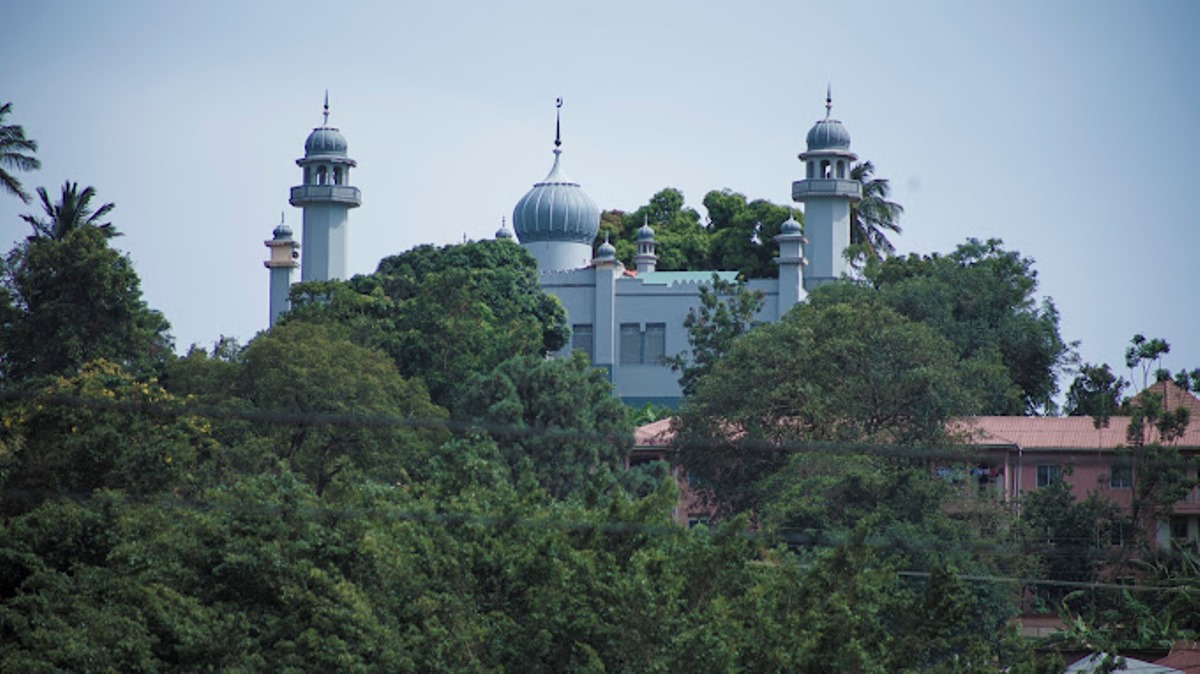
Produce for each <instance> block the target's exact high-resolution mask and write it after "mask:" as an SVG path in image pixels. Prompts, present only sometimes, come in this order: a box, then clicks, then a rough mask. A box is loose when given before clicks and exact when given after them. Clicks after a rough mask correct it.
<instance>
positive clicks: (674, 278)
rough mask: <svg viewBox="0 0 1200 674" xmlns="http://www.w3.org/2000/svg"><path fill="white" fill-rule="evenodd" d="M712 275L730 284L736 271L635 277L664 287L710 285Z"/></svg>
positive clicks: (649, 274)
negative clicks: (695, 284)
mask: <svg viewBox="0 0 1200 674" xmlns="http://www.w3.org/2000/svg"><path fill="white" fill-rule="evenodd" d="M713 274H716V275H717V277H718V278H720V279H721V280H722V281H729V282H731V283H732V282H733V281H736V280H737V275H738V273H737V272H736V271H651V272H646V273H644V274H638V275H637V277H638V278H639V279H641V280H642V281H643V282H644V283H652V284H654V285H664V286H666V285H671V284H672V283H711V282H712V277H713Z"/></svg>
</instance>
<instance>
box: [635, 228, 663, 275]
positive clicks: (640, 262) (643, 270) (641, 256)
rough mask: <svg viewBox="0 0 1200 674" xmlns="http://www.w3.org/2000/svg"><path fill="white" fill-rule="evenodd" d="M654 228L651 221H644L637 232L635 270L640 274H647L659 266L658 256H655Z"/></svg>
mask: <svg viewBox="0 0 1200 674" xmlns="http://www.w3.org/2000/svg"><path fill="white" fill-rule="evenodd" d="M654 246H655V242H654V228H653V227H651V226H650V222H649V219H648V218H647V219H644V220H642V226H641V227H639V228H638V231H637V255H634V256H633V264H634V268H635V269H637V272H638V273H639V274H647V273H650V272H652V271H654V270H655V268H656V267H657V266H658V256H657V255H655V254H654Z"/></svg>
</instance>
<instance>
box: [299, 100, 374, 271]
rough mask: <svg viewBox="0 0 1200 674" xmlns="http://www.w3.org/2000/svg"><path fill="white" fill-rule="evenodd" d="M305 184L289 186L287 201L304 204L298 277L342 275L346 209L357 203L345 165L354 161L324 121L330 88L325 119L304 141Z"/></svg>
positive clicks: (359, 201)
mask: <svg viewBox="0 0 1200 674" xmlns="http://www.w3.org/2000/svg"><path fill="white" fill-rule="evenodd" d="M296 164H297V165H299V166H300V167H301V168H302V169H304V184H302V185H298V186H296V187H293V188H292V198H291V199H290V202H291V204H292V205H293V206H296V207H299V208H303V209H304V233H303V235H302V241H303V246H304V255H303V257H301V259H300V280H301V281H329V280H333V279H344V278H346V222H347V220H348V215H349V212H350V209H351V208H358V206H359V205H361V204H362V195H361V194H360V193H359V191H358V188H357V187H351V186H350V169H351V168H353V167H355V166H358V162H356V161H354V160H353V159H351V158H350V157H349V156H347V154H346V139H345V138H344V137H343V136H342V134H341V133H340V132H339V131H338V130H337V129H335V128H333V127H330V126H329V92H328V91H326V92H325V112H324V121H323V122H322V124H321V126H319V127H317V128H315V129H313V132H312V133H310V134H308V140H306V141H304V158H303V159H297V160H296Z"/></svg>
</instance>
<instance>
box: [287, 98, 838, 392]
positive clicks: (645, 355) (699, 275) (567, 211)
mask: <svg viewBox="0 0 1200 674" xmlns="http://www.w3.org/2000/svg"><path fill="white" fill-rule="evenodd" d="M558 105H559V107H560V108H561V105H562V102H561V99H560V101H559V103H558ZM830 112H831V101H830V99H829V97H828V96H827V97H826V109H825V117H824V119H821V120H819V121H817V122H816V123H815V124H814V125H813V127H812V128H811V129H810V130H809V132H808V135H807V138H806V145H807V148H806V150H805V152H803V153H801V154H800V160H801V162H802V163H803V165H804V178H803V179H801V180H797V181H795V182H793V183H792V197H793V199H794V200H795V201H797V202H800V203H803V204H804V206H805V215H804V227H803V230H802V228H801V226H800V224H799V223H797V222H796V221H795V220H794V219H789V220H788V221H787V222H785V223H784V224H783V226H782V227H781V230H780V234H779V236H777V237H776V241H777V242H778V243H779V256H778V257H777V258H776V263H777V267H778V273H777V275H776V277H775V278H769V279H752V280H749V281H748V282H747V286H748V287H749V288H750V289H753V290H758V291H761V292H762V293H763V295H764V297H765V299H766V301H765V303H764V304H763V307H762V310H761V311H760V313H759V315H758V317H757V319H758V320H760V321H764V322H771V321H775V320H778V319H779V317H781V316H783V315H784V314H785V313H787V311H788V310H789V309H790V308H791V307H792V306H794V305H795V304H797V303H799V302H801V301H803V300H804V298H805V297H806V296H807V293H808V291H809V290H811V289H812V288H814V287H815V286H817V285H820V284H822V283H827V282H829V281H832V280H834V279H837V278H840V277H841V276H842V275H843V274H844V273H845V272H846V271H848V269H847V263H846V261H845V258H844V255H843V251H844V250H845V249H846V247H847V246H848V245H849V243H850V206H851V204H853V203H854V202H855V201H857V200H859V199H860V198H861V195H862V188H861V185H860V184H859V183H858V182H857V181H855V180H852V179H850V167H851V165H852V164H853V162H854V161H855V160H856V159H857V157H856V156H855V155H854V153H852V152H851V151H850V134H849V133H848V132H847V131H846V129H845V127H844V126H842V123H841V122H839V121H838V120H836V119H833V118H832V117H831V114H830ZM328 114H329V111H328V96H326V107H325V120H326V121H325V123H324V124H322V126H320V127H317V128H316V129H314V130H313V132H312V133H311V134H310V135H309V137H308V140H307V141H306V142H305V156H304V157H303V158H301V159H299V160H297V162H296V163H297V164H298V165H299V166H301V167H302V168H303V181H302V184H301V185H299V186H297V187H293V188H292V191H291V199H290V202H291V204H292V205H293V206H296V207H299V208H302V209H303V211H304V220H303V221H304V225H303V226H304V231H303V236H302V242H301V243H296V242H295V241H294V240H293V239H292V232H291V230H290V229H288V228H287V227H286V225H283V224H282V223H281V224H280V226H279V227H277V228H276V229H275V232H274V237H273V238H272V239H271V240H269V241H266V242H265V244H266V246H267V247H268V248H269V249H270V251H271V257H270V260H268V261H267V262H266V263H265V264H266V266H267V267H268V268H269V269H270V272H271V322H272V323H274V321H275V318H276V317H277V316H278V315H279V313H282V312H283V311H285V310H286V307H287V288H288V286H289V284H290V283H291V281H292V277H293V275H294V270H295V268H296V267H297V266H299V267H300V269H301V280H303V281H311V280H330V279H341V278H344V275H345V266H346V265H345V253H346V225H347V220H348V212H349V209H351V208H355V207H357V206H358V205H359V204H360V203H361V195H360V194H359V190H358V188H356V187H352V186H350V185H349V172H350V168H352V167H354V166H356V164H355V162H354V160H352V159H350V158H349V156H348V154H347V146H346V141H345V138H344V137H342V135H341V133H340V132H339V131H338V130H337V129H335V128H331V127H329V126H328ZM560 128H561V126H560V125H559V124H557V123H556V129H555V140H554V148H553V154H554V159H553V163H552V165H551V168H550V172H549V173H548V174H547V175H546V177H545V178H544V179H543V180H541V181H540V182H538V183H535V184H534V186H533V188H532V189H530V190H529V192H527V193H526V194H525V195H524V196H523V197H521V199H520V200H519V201H517V204H516V206H515V208H514V209H513V217H512V225H513V229H512V231H511V232H510V231H508V229H507V228H506V227H502V228H501V230H500V231H499V232H497V233H496V236H497V237H512V236H513V235H514V234H515V236H516V239H517V241H518V242H519V243H520V244H521V246H523V247H524V248H525V249H526V250H527V251H528V252H529V253H530V254H531V255H532V256H533V258H534V259H535V260H536V261H537V266H538V276H539V279H540V281H541V285H542V288H544V289H545V290H546V292H548V293H550V294H552V295H554V296H555V297H557V298H558V299H559V301H560V302H561V303H562V305H563V307H564V308H565V309H566V313H567V320H568V322H569V324H570V327H571V331H572V337H571V341H570V343H568V344H567V345H566V346H565V347H564V348H563V350H562V351H561V352H560V353H559V354H556V355H567V354H569V353H571V352H572V351H575V350H579V351H583V352H584V353H585V354H587V356H588V357H589V358H590V359H591V361H592V363H593V364H594V365H595V366H596V367H599V368H602V369H603V370H605V371H606V372H607V373H608V376H609V379H610V381H611V382H612V384H613V386H614V388H615V390H616V394H617V395H618V396H619V397H620V398H621V399H622V400H623V401H624V402H626V403H628V404H631V405H634V406H640V405H643V404H645V403H654V404H660V405H670V406H672V407H674V406H676V405H677V404H678V402H679V400H680V397H681V395H682V392H681V389H680V385H679V373H677V372H674V371H672V370H671V368H670V367H669V366H667V365H666V364H665V363H664V358H667V357H671V356H675V355H678V354H680V353H682V352H684V351H686V350H687V348H688V341H687V332H686V331H685V330H684V327H683V323H684V319H686V318H687V315H688V312H689V311H691V310H693V309H695V308H698V307H699V305H700V288H701V287H702V286H704V285H705V284H711V282H712V279H713V275H714V274H716V275H717V276H718V277H719V278H721V279H723V280H727V281H733V280H735V278H736V276H737V274H736V272H732V271H722V270H705V271H658V270H657V269H656V265H657V260H658V257H657V254H656V252H657V250H656V249H657V244H656V242H655V238H654V229H653V227H651V226H650V225H649V224H646V225H643V227H642V228H641V229H640V230H638V233H637V253H636V255H635V256H634V264H635V268H634V269H626V268H625V266H624V265H623V264H622V263H621V262H620V261H619V260H617V258H616V251H615V249H614V247H613V246H612V245H611V244H610V243H608V242H607V241H606V242H604V243H602V244H600V245H599V246H598V247H596V248H595V249H594V250H593V244H594V242H595V241H596V236H597V233H598V232H599V229H600V209H599V208H598V207H597V206H596V203H595V202H594V201H593V200H592V199H591V197H589V196H588V195H587V193H586V192H585V191H584V190H583V188H582V186H581V185H580V184H579V183H578V182H575V181H574V180H572V179H571V178H570V177H568V175H567V173H566V171H565V169H564V167H563V150H562V137H561V133H560ZM301 248H302V249H303V254H302V255H301V256H300V259H301V261H300V262H299V263H298V264H297V263H296V258H297V255H298V254H299V252H300V249H301Z"/></svg>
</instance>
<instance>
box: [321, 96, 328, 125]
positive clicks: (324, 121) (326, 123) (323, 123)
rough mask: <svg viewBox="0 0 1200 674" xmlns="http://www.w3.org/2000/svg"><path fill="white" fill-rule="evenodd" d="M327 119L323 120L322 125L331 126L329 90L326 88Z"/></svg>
mask: <svg viewBox="0 0 1200 674" xmlns="http://www.w3.org/2000/svg"><path fill="white" fill-rule="evenodd" d="M322 114H324V115H325V119H323V120H322V121H321V126H329V90H328V89H326V90H325V112H324V113H322Z"/></svg>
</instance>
